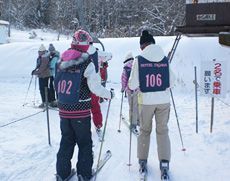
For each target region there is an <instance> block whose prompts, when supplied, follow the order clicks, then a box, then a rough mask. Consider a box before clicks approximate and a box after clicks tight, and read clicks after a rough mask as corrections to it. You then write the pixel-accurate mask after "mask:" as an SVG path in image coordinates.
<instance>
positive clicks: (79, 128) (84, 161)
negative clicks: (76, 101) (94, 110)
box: [56, 117, 93, 180]
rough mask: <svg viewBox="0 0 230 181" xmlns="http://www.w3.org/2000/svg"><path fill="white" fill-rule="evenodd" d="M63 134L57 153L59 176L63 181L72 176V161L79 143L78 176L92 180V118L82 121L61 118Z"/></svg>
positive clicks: (82, 119)
mask: <svg viewBox="0 0 230 181" xmlns="http://www.w3.org/2000/svg"><path fill="white" fill-rule="evenodd" d="M61 134H62V137H61V143H60V148H59V151H58V153H57V163H56V170H57V174H58V175H59V176H60V177H61V178H62V179H63V180H64V179H66V178H67V177H68V176H69V175H70V173H71V168H72V165H71V159H72V157H73V153H74V147H75V145H76V143H77V145H78V161H77V165H76V168H77V174H78V175H82V176H83V177H86V178H89V179H90V178H91V176H92V166H93V151H92V138H91V117H87V118H81V119H80V118H79V119H66V118H61Z"/></svg>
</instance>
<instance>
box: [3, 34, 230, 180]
mask: <svg viewBox="0 0 230 181" xmlns="http://www.w3.org/2000/svg"><path fill="white" fill-rule="evenodd" d="M37 34H38V37H41V38H36V39H34V40H31V39H28V32H20V31H16V30H13V31H12V38H11V40H10V41H11V43H9V44H4V45H0V55H1V56H0V110H1V111H0V129H1V130H0V180H1V181H15V180H17V181H19V180H22V181H43V180H47V181H48V180H50V181H51V180H54V173H55V163H56V153H57V150H58V148H59V141H60V129H59V117H58V112H57V111H54V110H50V112H49V113H50V131H51V145H52V146H49V144H48V133H47V121H46V113H45V112H40V111H41V110H40V109H35V108H33V107H32V106H33V102H34V100H35V104H36V105H38V104H39V103H40V94H39V91H38V85H37V86H35V78H33V79H32V84H31V86H30V89H29V91H28V97H27V98H26V93H27V90H28V86H29V82H30V79H31V75H30V73H31V71H32V70H33V68H34V67H35V63H36V57H37V50H38V48H39V46H40V44H41V43H43V44H44V45H45V46H46V47H48V45H49V43H53V44H54V46H55V47H56V49H57V50H59V51H60V52H63V51H64V50H65V49H67V48H68V47H69V44H70V42H71V40H68V39H67V38H65V37H61V40H60V41H56V39H57V35H55V34H52V33H45V32H42V31H38V32H37ZM41 39H43V41H42V40H41ZM155 39H156V42H157V43H158V44H160V45H161V46H162V47H163V49H164V51H165V52H166V53H167V52H168V51H169V50H170V49H171V47H172V44H173V41H174V39H175V37H156V38H155ZM101 41H102V42H103V43H104V45H105V49H106V50H107V51H110V52H112V54H113V59H112V60H111V61H110V62H109V68H108V72H109V83H108V84H107V87H108V88H114V89H115V93H116V97H115V98H114V99H113V100H112V102H111V107H110V112H109V119H108V124H107V129H106V135H105V142H104V144H103V152H105V151H106V150H107V149H110V150H111V151H112V154H113V156H112V158H111V159H110V160H109V162H108V163H107V164H106V165H105V167H104V168H103V169H102V170H101V172H100V173H99V174H98V176H97V180H98V181H99V180H101V181H135V180H138V175H139V174H138V162H137V158H136V146H137V141H136V137H135V136H133V137H132V154H131V163H132V166H130V167H128V166H127V163H128V162H129V155H128V154H129V131H128V129H127V128H126V127H125V125H124V124H123V123H122V124H121V133H118V132H117V130H118V128H119V127H118V126H119V112H120V102H121V93H120V88H121V86H120V75H121V72H122V67H123V63H122V62H123V60H124V57H125V54H126V53H127V52H128V51H129V50H131V51H132V52H133V54H134V55H138V53H140V50H139V38H118V39H109V38H108V39H101ZM98 47H99V48H100V45H98ZM213 58H216V59H224V60H228V61H229V59H230V48H227V47H222V46H220V45H219V44H218V39H217V38H216V37H211V38H210V37H209V38H207V37H203V38H187V37H182V39H181V41H180V43H179V46H178V49H177V52H176V54H175V57H174V59H173V61H172V68H173V70H174V71H175V73H176V76H177V81H176V83H177V85H176V87H175V88H174V89H173V96H174V99H175V103H176V110H177V113H178V118H179V123H180V128H181V132H182V137H183V143H184V147H185V148H186V151H182V144H181V140H180V136H179V131H178V127H177V121H176V117H175V114H174V109H173V106H172V109H171V115H170V123H169V128H170V137H171V145H172V160H171V163H170V174H171V179H172V180H174V181H184V180H186V181H228V180H229V178H230V172H229V170H230V132H229V130H230V93H229V92H228V94H227V96H226V97H225V98H222V99H221V100H217V99H216V100H215V113H214V128H213V132H212V133H210V131H209V129H210V128H209V127H210V113H211V98H207V97H201V96H199V97H198V101H199V105H198V106H199V133H198V134H197V133H196V132H195V118H196V117H195V97H194V95H195V93H194V84H193V83H192V81H193V79H194V72H193V71H194V66H197V68H198V72H199V70H200V62H201V60H205V61H210V60H212V59H213ZM229 63H230V62H229ZM228 70H230V69H229V68H228ZM229 72H230V71H228V73H229ZM229 77H230V75H229ZM228 82H230V80H229V81H228ZM229 86H230V85H229ZM229 90H230V89H229ZM25 98H26V100H25ZM24 103H28V104H27V105H25V106H22V105H23V104H24ZM101 108H102V111H103V115H104V118H105V115H106V111H107V108H108V102H105V103H102V104H101ZM39 112H40V113H39ZM35 113H38V114H36V115H34V116H32V117H29V118H27V119H23V120H19V119H20V118H24V117H27V116H29V115H32V114H35ZM123 114H124V115H125V116H126V117H127V116H128V104H127V99H125V100H124V106H123ZM15 121H16V122H15ZM12 122H13V123H12ZM8 123H12V124H9V125H6V124H8ZM5 125H6V126H5ZM153 126H155V125H154V124H153ZM92 137H93V141H94V145H95V146H94V153H95V162H96V161H97V157H98V153H99V147H100V143H99V142H98V139H97V136H96V132H95V129H94V128H93V126H92ZM76 153H77V147H76V151H75V155H74V158H73V166H74V165H75V163H76ZM148 168H149V169H148V170H149V175H148V180H151V181H152V180H160V172H159V162H158V158H157V153H156V138H155V129H153V132H152V140H151V148H150V155H149V159H148Z"/></svg>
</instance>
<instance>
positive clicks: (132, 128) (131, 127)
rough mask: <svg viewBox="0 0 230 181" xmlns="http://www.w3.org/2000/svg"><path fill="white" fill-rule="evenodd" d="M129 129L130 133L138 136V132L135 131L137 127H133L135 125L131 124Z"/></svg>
mask: <svg viewBox="0 0 230 181" xmlns="http://www.w3.org/2000/svg"><path fill="white" fill-rule="evenodd" d="M130 129H131V131H132V132H133V134H135V135H137V136H138V135H139V132H138V130H137V126H136V125H135V124H132V125H131V126H130Z"/></svg>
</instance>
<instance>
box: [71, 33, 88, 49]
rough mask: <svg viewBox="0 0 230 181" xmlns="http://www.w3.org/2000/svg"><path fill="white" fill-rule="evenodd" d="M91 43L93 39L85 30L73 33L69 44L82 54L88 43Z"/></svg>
mask: <svg viewBox="0 0 230 181" xmlns="http://www.w3.org/2000/svg"><path fill="white" fill-rule="evenodd" d="M92 42H93V38H92V37H91V36H90V34H89V33H88V32H87V31H85V30H78V31H76V32H75V33H74V36H73V40H72V43H71V47H72V48H76V49H78V50H80V51H82V52H87V50H88V48H89V45H90V43H92Z"/></svg>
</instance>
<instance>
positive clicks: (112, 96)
mask: <svg viewBox="0 0 230 181" xmlns="http://www.w3.org/2000/svg"><path fill="white" fill-rule="evenodd" d="M110 93H111V99H113V98H114V97H115V92H114V89H111V90H110Z"/></svg>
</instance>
